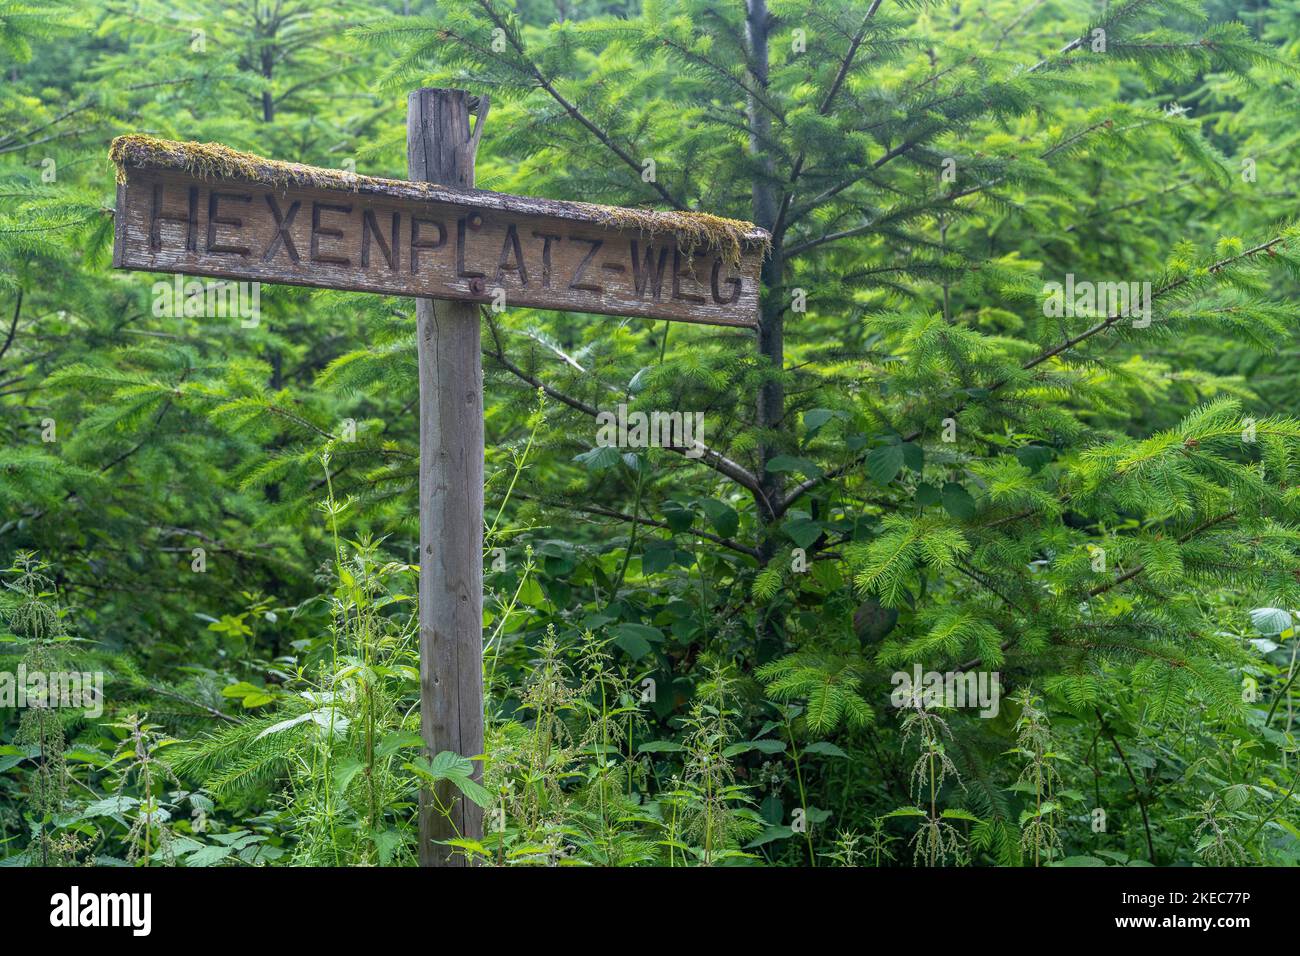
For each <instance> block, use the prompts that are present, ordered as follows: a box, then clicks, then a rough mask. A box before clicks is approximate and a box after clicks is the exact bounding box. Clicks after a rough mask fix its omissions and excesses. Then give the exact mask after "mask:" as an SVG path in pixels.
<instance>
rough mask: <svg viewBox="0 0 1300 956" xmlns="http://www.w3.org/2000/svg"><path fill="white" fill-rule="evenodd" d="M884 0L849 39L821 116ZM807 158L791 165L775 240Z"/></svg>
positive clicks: (875, 2) (778, 238)
mask: <svg viewBox="0 0 1300 956" xmlns="http://www.w3.org/2000/svg"><path fill="white" fill-rule="evenodd" d="M882 2H883V0H871V6H869V7H868V8H867V12H866V15H865V16H864V17H863V18H862V25H861V26H860V27H858V32H857V33H855V34H854V35H853V39H852V40H850V41H849V48H848V50H847V52H845V54H844V59H843V60H842V61H840V68H839V70H838V71H837V72H836V74H835V79H834V80H833V81H832V83H831V86H830V89H829V90H827V91H826V95H825V96H824V97H823V98H822V101H821V103H820V105H818V107H817V113H818V115H819V116H826V115H827V114H828V113H829V112H830V109H831V106H832V104H833V103H834V102H835V97H836V96H837V95H839V92H840V88H841V87H843V86H844V82H845V80H847V79H848V75H849V70H850V69H851V68H852V66H853V60H854V58H855V57H856V56H857V55H858V48H859V47H861V46H862V41H863V40H864V39H865V38H866V35H867V29H868V28H869V27H870V25H871V18H872V17H874V16H875V15H876V11H877V10H879V9H880V5H881V3H882ZM806 160H807V153H806V152H805V151H803V150H800V151H799V155H798V156H796V157H795V160H794V164H793V165H792V166H791V167H790V179H789V181H788V182H787V185H786V188H785V191H784V194H783V195H782V197H781V208H780V211H779V212H778V213H777V216H776V223H775V224H774V225H773V226H772V240H773V241H774V242H778V243H779V242H780V241H781V237H782V235H783V234H784V232H785V222H786V215H787V213H789V211H790V203H791V201H792V200H793V199H794V187H795V184H796V183H798V182H799V176H800V175H801V174H802V173H803V164H804V162H805V161H806Z"/></svg>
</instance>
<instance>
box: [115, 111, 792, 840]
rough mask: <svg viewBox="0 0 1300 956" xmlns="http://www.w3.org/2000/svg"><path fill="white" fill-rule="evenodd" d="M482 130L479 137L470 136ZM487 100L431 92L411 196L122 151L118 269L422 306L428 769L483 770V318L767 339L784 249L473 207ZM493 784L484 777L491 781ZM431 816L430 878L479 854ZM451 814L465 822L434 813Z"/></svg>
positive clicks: (228, 158)
mask: <svg viewBox="0 0 1300 956" xmlns="http://www.w3.org/2000/svg"><path fill="white" fill-rule="evenodd" d="M475 111H476V112H477V115H478V119H477V121H476V123H475V126H474V130H473V132H472V133H471V131H470V124H469V118H470V114H471V113H472V112H475ZM486 115H487V99H486V97H484V98H482V99H481V100H480V99H479V98H477V97H473V96H471V95H470V94H468V93H466V92H465V91H463V90H440V89H420V90H416V91H415V92H413V93H411V95H410V98H409V100H408V103H407V164H408V175H409V176H410V180H409V181H404V180H392V179H379V178H375V177H370V176H358V175H356V174H353V173H347V172H341V171H338V170H328V169H318V168H315V167H311V166H303V165H300V164H297V163H281V162H275V161H271V160H266V159H262V158H260V157H257V156H252V155H249V154H246V153H238V152H235V151H233V150H230V149H228V148H226V147H224V146H220V145H216V144H211V143H206V144H200V143H174V142H168V141H165V140H158V139H153V138H151V137H145V136H123V137H119V138H118V139H117V140H115V141H114V142H113V147H112V151H111V155H112V157H113V159H114V161H115V162H116V163H117V166H118V170H119V177H118V179H119V182H118V191H117V211H116V217H115V223H114V241H113V265H114V266H115V267H116V268H120V269H141V270H147V271H151V272H174V273H183V274H185V275H194V276H211V277H215V278H222V279H235V280H242V281H260V282H275V283H285V284H289V285H304V286H319V287H323V288H330V289H348V290H354V291H362V292H377V293H383V294H387V295H403V296H414V297H415V298H416V322H417V342H418V351H419V374H420V480H419V487H420V589H419V593H420V609H419V615H420V702H421V732H422V736H423V738H424V742H425V745H426V747H427V748H428V750H429V754H430V755H432V754H436V753H438V752H440V751H443V750H450V751H454V752H456V753H458V754H462V755H464V756H468V757H475V756H478V755H480V754H481V753H482V750H483V699H482V696H483V688H482V648H483V632H482V624H483V564H482V559H483V451H484V449H483V375H482V368H481V360H480V352H479V349H480V343H479V315H478V313H479V309H480V307H482V306H484V305H498V304H499V305H504V306H508V307H510V308H514V307H532V308H543V309H559V310H565V311H572V312H594V313H602V314H606V315H628V316H644V317H646V318H656V319H671V320H675V321H679V322H698V323H705V324H710V325H730V326H740V327H748V328H757V325H758V315H759V309H758V306H759V270H760V267H761V265H762V260H763V255H764V252H765V249H766V246H767V241H768V236H767V233H766V232H764V231H763V230H762V229H759V228H758V227H756V226H753V225H751V224H749V223H742V222H736V221H734V220H728V219H719V218H717V217H714V216H708V215H705V214H701V213H661V212H648V211H644V210H639V209H624V208H619V207H611V206H597V205H592V204H589V203H580V202H557V201H554V200H548V199H535V198H529V197H524V196H510V195H505V194H503V193H494V192H488V191H485V190H477V189H474V188H473V186H474V158H475V153H476V150H477V147H478V142H479V139H480V137H481V134H482V130H483V123H484V120H485V118H486ZM476 776H477V774H476ZM436 797H437V800H436V801H435V800H434V799H433V796H432V795H430V794H428V793H425V794H422V795H421V801H420V846H419V855H420V862H421V864H422V865H431V866H440V865H457V864H458V863H459V862H460V860H461V858H460V857H459V856H457V855H455V854H453V853H452V852H451V851H450V850H449V849H448V848H447V847H445V846H442V845H441V844H440V843H439V842H438V841H442V840H446V839H449V838H451V837H454V836H465V837H470V838H477V837H479V836H480V835H481V834H482V813H481V811H480V810H479V808H478V807H477V806H475V805H474V804H473V803H471V802H470V801H468V800H462V799H458V795H457V794H456V793H455V791H453V790H452V789H451V788H450V786H447V787H446V789H445V790H443V789H440V790H438V791H436ZM438 804H441V805H442V806H444V807H452V813H451V815H450V817H448V816H447V815H445V814H443V813H440V812H438V811H437V805H438Z"/></svg>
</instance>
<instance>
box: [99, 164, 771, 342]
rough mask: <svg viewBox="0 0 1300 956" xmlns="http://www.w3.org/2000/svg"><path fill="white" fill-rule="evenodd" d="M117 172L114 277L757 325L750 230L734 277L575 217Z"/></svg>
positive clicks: (434, 192) (681, 245)
mask: <svg viewBox="0 0 1300 956" xmlns="http://www.w3.org/2000/svg"><path fill="white" fill-rule="evenodd" d="M299 168H300V169H308V167H299ZM124 172H125V178H126V181H125V182H124V183H122V184H120V185H119V187H118V201H117V221H116V228H115V232H114V248H113V264H114V265H115V266H116V267H118V268H125V269H141V270H147V271H151V272H178V273H184V274H186V275H193V276H213V277H217V278H224V279H240V280H247V281H262V282H275V283H285V284H289V285H306V286H321V287H325V288H332V289H350V290H355V291H363V292H378V293H387V294H390V295H404V296H419V297H433V298H439V299H455V300H460V301H469V302H475V303H484V304H490V303H492V302H493V300H494V299H496V300H498V301H500V300H501V298H502V296H503V297H504V302H503V304H504V306H505V307H506V308H511V307H516V306H518V307H530V308H544V309H560V310H565V311H572V312H594V313H602V314H608V315H632V316H645V317H648V318H659V319H672V320H677V321H682V322H698V323H705V324H713V325H732V326H747V327H752V326H753V325H754V324H755V322H756V317H757V315H758V290H759V278H758V276H759V269H760V267H761V264H762V258H763V244H764V242H765V239H766V234H765V233H763V231H762V230H759V229H756V228H755V229H754V230H753V231H752V232H750V233H749V234H748V238H746V239H745V240H744V241H743V242H741V243H740V249H741V258H740V261H739V264H738V266H736V267H733V266H732V265H731V264H730V263H729V262H728V258H729V254H728V253H727V252H726V250H724V249H718V248H713V249H710V248H707V247H704V246H702V245H701V244H700V243H699V241H698V239H695V240H694V241H695V246H694V248H691V245H690V243H691V242H692V241H693V240H692V237H691V235H690V234H689V233H685V234H679V233H675V232H671V231H657V232H654V233H653V234H652V233H651V232H649V231H646V230H644V229H642V228H635V227H630V228H619V227H618V226H616V225H613V224H611V223H610V222H609V221H608V220H609V216H610V212H609V211H608V210H607V209H606V208H605V207H597V206H590V205H587V204H583V203H563V202H556V201H553V200H541V199H530V198H527V197H522V196H510V195H505V194H500V193H492V192H487V191H484V190H474V189H470V188H466V189H453V188H448V187H447V186H422V185H420V184H415V183H405V184H403V183H397V182H396V181H393V180H382V179H373V178H370V177H364V176H356V177H350V178H349V177H346V176H343V175H342V174H338V173H333V174H332V175H331V176H330V177H328V178H326V177H324V176H321V177H317V180H316V182H317V184H316V185H311V184H304V183H310V182H311V179H310V177H308V176H306V175H305V174H304V175H302V176H301V177H299V179H298V180H295V179H294V178H293V177H292V176H286V177H285V179H284V181H282V182H278V183H267V182H264V181H259V179H258V178H257V177H255V176H253V175H250V176H248V177H240V176H233V175H232V176H226V175H223V176H222V177H221V178H219V179H205V178H203V177H202V176H200V175H198V174H195V173H191V172H188V171H186V170H185V169H175V168H160V167H159V168H155V167H148V166H137V165H132V164H129V163H128V164H125V165H124ZM322 172H324V171H322ZM320 182H324V185H320V184H319V183H320ZM615 212H617V211H615ZM629 214H631V215H638V214H637V213H635V211H629ZM650 221H651V223H652V225H653V226H654V227H655V228H658V226H659V224H660V223H661V222H662V224H664V225H665V227H666V226H668V225H670V224H671V223H672V221H673V219H672V217H671V215H665V216H664V218H663V219H662V220H658V219H652V220H650ZM498 290H499V291H498Z"/></svg>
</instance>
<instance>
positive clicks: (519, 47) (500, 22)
mask: <svg viewBox="0 0 1300 956" xmlns="http://www.w3.org/2000/svg"><path fill="white" fill-rule="evenodd" d="M478 5H479V6H480V7H482V8H483V11H484V12H485V13H486V14H487V15H488V18H489V19H491V21H492V22H493V23H494V24H496V26H497V27H498V28H499V29H500V30H501V31H502V33H504V34H505V36H506V37H507V39H508V40H509V41H510V45H511V46H513V47H514V48H515V52H517V53H518V54H519V58H520V59H521V60H522V61H523V63H524V66H525V67H527V69H528V71H529V72H530V73H531V74H532V75H533V78H534V79H535V80H536V81H537V85H538V86H540V87H541V88H542V89H543V90H545V91H546V93H547V95H548V96H550V97H551V99H553V100H555V102H556V103H558V104H559V106H560V108H561V109H563V110H564V111H565V112H566V113H568V114H569V115H570V116H571V117H573V118H574V119H575V120H577V121H578V123H580V124H581V125H582V126H583V127H585V128H586V129H587V131H588V132H590V133H591V135H592V136H595V137H596V139H598V140H599V141H600V142H601V143H603V144H604V145H605V147H606V148H608V149H609V150H610V152H612V153H613V154H614V155H615V156H617V157H618V158H619V159H620V160H622V161H623V162H624V163H626V164H627V165H628V166H629V167H631V168H632V169H634V170H636V172H637V174H638V175H639V174H640V173H641V164H640V163H638V162H637V161H636V159H635V158H633V157H632V156H631V155H629V154H628V152H627V150H625V149H623V148H622V147H621V146H619V145H618V143H616V142H614V139H613V137H612V136H610V135H609V133H607V132H605V130H603V129H601V128H600V127H599V126H597V125H596V123H595V122H594V121H593V120H592V119H591V118H590V117H588V116H587V114H586V113H584V112H583V111H582V110H581V109H579V108H578V107H577V105H576V104H574V103H572V102H571V101H570V100H569V99H568V98H567V97H566V96H565V95H564V94H563V93H561V92H560V91H559V90H558V89H556V88H555V84H554V83H552V82H551V81H550V79H548V78H547V76H546V75H545V74H544V73H543V72H542V71H541V69H540V68H539V67H538V66H537V64H536V63H534V62H533V61H532V60H531V59H530V58H529V57H528V54H527V53H526V52H525V51H524V46H523V44H522V43H521V42H520V40H519V37H518V36H517V35H516V33H515V31H514V30H511V29H509V28H508V26H507V24H506V22H505V20H504V18H502V16H501V15H500V14H499V13H497V11H496V9H495V8H494V7H493V6H492V0H478ZM650 186H651V187H652V188H653V189H654V191H655V192H657V193H658V194H659V195H660V196H661V197H663V200H664V202H666V203H668V204H669V205H670V206H672V207H673V208H674V209H678V210H685V209H686V205H685V203H682V202H681V201H679V200H678V199H677V197H675V196H674V195H673V194H672V193H670V192H669V191H668V190H667V189H666V188H664V186H663V184H662V183H659V182H657V181H651V182H650Z"/></svg>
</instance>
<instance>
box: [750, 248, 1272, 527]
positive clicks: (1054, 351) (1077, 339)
mask: <svg viewBox="0 0 1300 956" xmlns="http://www.w3.org/2000/svg"><path fill="white" fill-rule="evenodd" d="M1286 238H1287V237H1286V236H1274V237H1273V238H1272V239H1269V240H1268V241H1267V242H1262V243H1260V244H1259V245H1257V246H1254V247H1253V248H1250V249H1247V250H1245V251H1243V252H1240V253H1238V254H1236V255H1234V256H1228V257H1226V258H1224V259H1220V260H1219V261H1217V262H1215V263H1214V264H1213V265H1211V266H1210V267H1209V268H1208V269H1206V270H1205V271H1206V274H1208V275H1215V274H1217V273H1219V272H1221V271H1222V270H1224V269H1226V268H1228V267H1229V266H1232V265H1235V264H1236V263H1238V262H1241V261H1242V260H1244V259H1248V258H1250V257H1252V256H1256V255H1259V254H1260V253H1261V252H1267V251H1268V250H1269V249H1272V248H1273V247H1274V246H1276V245H1279V244H1281V243H1283V242H1285V241H1286ZM1191 280H1192V276H1191V275H1185V276H1181V277H1180V278H1178V279H1174V280H1172V281H1171V282H1167V283H1165V284H1164V285H1162V286H1161V287H1160V288H1159V289H1154V290H1152V293H1151V298H1152V300H1153V301H1154V300H1155V299H1157V298H1160V297H1162V296H1166V295H1168V294H1169V293H1171V292H1173V291H1175V290H1177V289H1180V288H1182V287H1183V286H1184V285H1186V284H1187V283H1188V282H1190V281H1191ZM1123 318H1125V316H1123V315H1121V314H1120V313H1119V312H1116V314H1114V315H1110V316H1107V317H1106V318H1105V319H1104V320H1103V321H1101V322H1098V323H1096V324H1095V325H1093V326H1090V327H1089V328H1087V329H1084V330H1083V331H1082V332H1080V333H1079V334H1078V335H1075V336H1071V337H1070V338H1068V339H1066V340H1065V341H1064V342H1062V343H1061V344H1060V345H1055V346H1053V347H1051V348H1050V349H1047V350H1045V351H1043V352H1040V353H1039V354H1038V355H1036V356H1034V357H1033V358H1032V359H1030V360H1029V361H1027V362H1025V363H1024V364H1023V365H1021V366H1020V368H1021V370H1022V371H1026V372H1027V371H1029V370H1030V369H1033V368H1036V367H1037V366H1039V365H1042V364H1043V363H1044V362H1046V361H1048V360H1050V359H1052V358H1055V357H1056V356H1057V355H1060V354H1062V353H1063V352H1067V351H1069V350H1070V349H1072V348H1074V347H1075V346H1076V345H1080V344H1081V343H1083V342H1086V341H1087V340H1088V339H1090V338H1092V337H1093V336H1095V335H1099V334H1100V333H1102V332H1105V331H1107V330H1108V329H1111V328H1113V327H1114V326H1115V325H1116V324H1117V323H1118V322H1119V321H1120V320H1121V319H1123ZM1010 381H1011V379H1009V378H1003V379H999V380H998V381H996V382H994V383H992V384H991V385H989V386H988V388H987V391H988V392H989V393H990V394H992V393H994V392H996V391H998V390H999V389H1001V388H1003V387H1005V386H1006V385H1007V384H1008V383H1009V382H1010ZM965 408H966V403H962V404H961V405H958V406H957V407H956V408H954V409H952V410H951V412H950V415H956V414H957V413H959V412H961V411H962V410H963V409H965ZM921 435H922V432H921V430H920V429H917V430H915V431H913V432H911V433H910V434H907V435H904V436H903V437H902V440H903V442H912V441H916V440H917V439H918V438H920V437H921ZM866 457H867V453H866V452H863V453H861V454H859V455H856V456H854V457H853V459H851V460H850V461H848V462H846V463H845V464H843V465H839V466H837V467H835V468H831V469H829V470H827V471H826V472H824V473H823V474H821V475H820V476H818V477H815V478H805V479H804V480H803V481H801V482H800V483H799V484H797V485H795V486H794V487H793V488H791V489H790V491H789V492H788V493H786V495H785V496H783V497H782V498H781V500H780V501H778V502H777V503H776V511H775V514H776V516H777V517H780V516H781V515H783V514H785V512H786V511H788V510H789V508H790V506H791V505H793V504H794V503H795V502H796V501H797V500H799V498H800V497H802V496H803V495H805V494H807V493H808V492H809V491H811V490H812V489H814V488H816V487H818V486H820V485H822V484H825V483H826V482H828V481H833V480H835V479H836V478H840V477H842V476H843V475H845V474H847V473H848V472H850V471H852V470H853V469H855V468H857V467H859V466H860V465H861V464H862V463H863V462H864V461H866Z"/></svg>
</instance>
